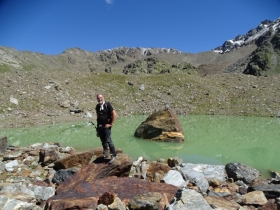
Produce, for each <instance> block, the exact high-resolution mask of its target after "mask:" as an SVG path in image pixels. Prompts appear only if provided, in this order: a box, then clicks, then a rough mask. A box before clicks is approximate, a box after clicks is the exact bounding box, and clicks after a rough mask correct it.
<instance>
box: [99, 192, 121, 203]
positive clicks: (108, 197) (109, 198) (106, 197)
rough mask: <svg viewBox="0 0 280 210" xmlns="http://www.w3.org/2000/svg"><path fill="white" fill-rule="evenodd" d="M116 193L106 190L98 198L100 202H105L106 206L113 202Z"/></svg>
mask: <svg viewBox="0 0 280 210" xmlns="http://www.w3.org/2000/svg"><path fill="white" fill-rule="evenodd" d="M116 197H117V196H116V194H115V193H114V192H105V193H104V194H103V195H101V196H100V198H99V200H98V204H101V203H102V204H104V205H106V206H108V205H110V204H112V203H113V202H114V200H115V198H116Z"/></svg>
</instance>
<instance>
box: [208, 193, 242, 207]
mask: <svg viewBox="0 0 280 210" xmlns="http://www.w3.org/2000/svg"><path fill="white" fill-rule="evenodd" d="M205 200H206V201H207V203H209V204H210V205H214V206H217V207H218V208H221V209H228V210H238V209H239V208H240V205H239V204H237V203H235V202H230V201H228V200H226V199H224V198H223V197H213V196H207V197H205Z"/></svg>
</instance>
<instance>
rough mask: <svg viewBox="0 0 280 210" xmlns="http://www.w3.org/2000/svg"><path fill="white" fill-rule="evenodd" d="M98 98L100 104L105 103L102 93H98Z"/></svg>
mask: <svg viewBox="0 0 280 210" xmlns="http://www.w3.org/2000/svg"><path fill="white" fill-rule="evenodd" d="M96 99H97V101H98V103H99V104H103V102H104V97H103V96H102V95H98V96H97V97H96Z"/></svg>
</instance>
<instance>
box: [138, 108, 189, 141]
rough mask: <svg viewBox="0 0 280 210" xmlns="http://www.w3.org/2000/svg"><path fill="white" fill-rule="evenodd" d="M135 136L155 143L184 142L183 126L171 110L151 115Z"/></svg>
mask: <svg viewBox="0 0 280 210" xmlns="http://www.w3.org/2000/svg"><path fill="white" fill-rule="evenodd" d="M134 136H135V137H138V138H142V139H151V140H153V141H164V142H184V133H183V129H182V126H181V124H180V122H179V120H178V118H177V116H176V115H175V114H174V113H173V112H172V110H171V109H164V110H160V111H157V112H154V113H153V114H151V115H150V116H149V117H148V118H147V119H146V121H144V122H142V123H141V125H140V126H139V127H138V128H137V129H136V131H135V133H134Z"/></svg>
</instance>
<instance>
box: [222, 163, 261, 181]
mask: <svg viewBox="0 0 280 210" xmlns="http://www.w3.org/2000/svg"><path fill="white" fill-rule="evenodd" d="M225 170H226V173H227V175H228V177H229V178H233V179H234V181H237V180H241V181H243V182H244V183H245V184H251V183H252V182H253V181H254V180H255V179H256V178H258V177H259V176H260V175H261V173H260V172H259V171H258V170H256V169H254V168H252V167H250V166H246V165H244V164H242V163H236V162H233V163H228V164H227V165H226V166H225Z"/></svg>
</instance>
